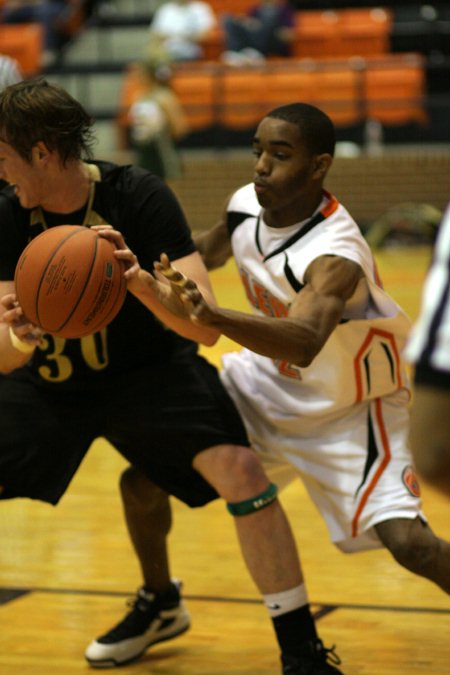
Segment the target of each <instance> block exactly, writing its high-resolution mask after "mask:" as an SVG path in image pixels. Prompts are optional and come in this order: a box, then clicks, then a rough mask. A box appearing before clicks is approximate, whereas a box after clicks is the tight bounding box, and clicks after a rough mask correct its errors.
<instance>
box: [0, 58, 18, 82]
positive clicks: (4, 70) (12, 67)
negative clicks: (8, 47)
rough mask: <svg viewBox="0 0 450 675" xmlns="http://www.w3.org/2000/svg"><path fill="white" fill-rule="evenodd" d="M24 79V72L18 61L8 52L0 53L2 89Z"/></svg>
mask: <svg viewBox="0 0 450 675" xmlns="http://www.w3.org/2000/svg"><path fill="white" fill-rule="evenodd" d="M22 80H23V73H22V70H21V68H20V65H19V63H18V61H16V59H13V58H12V57H11V56H7V55H6V54H0V91H1V90H2V89H4V88H5V87H8V86H9V85H10V84H16V83H17V82H21V81H22Z"/></svg>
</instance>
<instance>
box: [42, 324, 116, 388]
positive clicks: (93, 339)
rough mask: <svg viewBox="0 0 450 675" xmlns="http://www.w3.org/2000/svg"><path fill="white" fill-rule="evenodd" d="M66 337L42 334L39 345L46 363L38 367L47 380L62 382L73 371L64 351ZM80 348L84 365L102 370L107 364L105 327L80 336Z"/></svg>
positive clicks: (43, 377)
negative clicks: (41, 341)
mask: <svg viewBox="0 0 450 675" xmlns="http://www.w3.org/2000/svg"><path fill="white" fill-rule="evenodd" d="M65 345H66V339H65V338H61V337H55V336H53V335H44V337H43V344H42V345H41V346H40V347H39V349H41V350H42V351H43V352H45V358H46V360H47V364H46V365H43V366H41V367H40V368H39V375H40V376H41V377H42V379H44V380H47V381H48V382H64V381H65V380H68V379H69V377H70V376H71V375H72V373H73V365H72V361H71V360H70V358H69V357H68V356H66V355H65V354H64V353H63V352H64V347H65ZM80 349H81V355H82V357H83V360H84V362H85V363H86V365H87V366H88V367H89V368H91V369H92V370H103V369H104V368H106V366H107V365H108V349H107V341H106V328H104V329H103V330H101V331H99V332H98V333H94V334H93V335H86V336H85V337H82V338H80Z"/></svg>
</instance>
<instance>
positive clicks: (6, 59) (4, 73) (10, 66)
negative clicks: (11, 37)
mask: <svg viewBox="0 0 450 675" xmlns="http://www.w3.org/2000/svg"><path fill="white" fill-rule="evenodd" d="M22 80H23V73H22V70H21V68H20V65H19V63H18V61H16V59H13V58H12V57H11V56H7V54H0V91H3V89H5V88H6V87H9V85H10V84H16V83H17V82H21V81H22ZM5 185H7V183H6V181H5V180H3V173H2V171H1V169H0V190H1V189H2V188H4V187H5Z"/></svg>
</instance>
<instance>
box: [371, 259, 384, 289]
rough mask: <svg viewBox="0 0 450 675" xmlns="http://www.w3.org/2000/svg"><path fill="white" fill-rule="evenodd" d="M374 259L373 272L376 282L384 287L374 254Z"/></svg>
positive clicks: (380, 286)
mask: <svg viewBox="0 0 450 675" xmlns="http://www.w3.org/2000/svg"><path fill="white" fill-rule="evenodd" d="M372 259H373V274H374V278H375V283H376V285H377V286H378V288H382V289H384V286H383V282H382V281H381V277H380V273H379V272H378V267H377V263H376V261H375V258H373V256H372Z"/></svg>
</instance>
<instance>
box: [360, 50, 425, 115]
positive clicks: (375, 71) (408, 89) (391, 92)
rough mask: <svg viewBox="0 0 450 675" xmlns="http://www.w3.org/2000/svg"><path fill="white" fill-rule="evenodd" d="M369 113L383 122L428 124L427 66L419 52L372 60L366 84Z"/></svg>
mask: <svg viewBox="0 0 450 675" xmlns="http://www.w3.org/2000/svg"><path fill="white" fill-rule="evenodd" d="M364 95H365V103H366V116H367V118H369V119H376V120H378V121H379V122H381V123H382V124H391V125H400V124H408V123H410V122H415V123H418V124H425V123H426V122H427V115H426V111H425V69H424V62H423V58H422V57H421V56H420V55H419V54H409V55H408V54H398V55H392V56H390V57H387V58H385V59H383V60H378V59H374V60H372V61H371V60H368V61H367V67H366V72H365V87H364Z"/></svg>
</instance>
